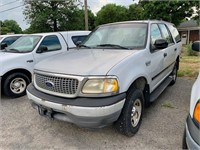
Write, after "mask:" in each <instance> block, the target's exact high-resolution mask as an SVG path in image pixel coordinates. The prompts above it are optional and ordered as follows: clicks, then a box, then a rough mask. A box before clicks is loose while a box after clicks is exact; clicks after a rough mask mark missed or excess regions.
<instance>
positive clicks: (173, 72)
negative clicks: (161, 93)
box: [169, 62, 178, 86]
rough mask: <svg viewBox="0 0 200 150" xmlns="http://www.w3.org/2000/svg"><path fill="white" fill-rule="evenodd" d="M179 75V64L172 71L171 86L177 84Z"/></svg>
mask: <svg viewBox="0 0 200 150" xmlns="http://www.w3.org/2000/svg"><path fill="white" fill-rule="evenodd" d="M177 73H178V67H177V62H176V64H175V66H174V69H173V71H172V73H171V74H170V76H169V77H170V78H172V81H171V82H170V84H169V86H172V85H174V84H175V83H176V79H177Z"/></svg>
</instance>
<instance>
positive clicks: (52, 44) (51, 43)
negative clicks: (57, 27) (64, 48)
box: [40, 35, 61, 51]
mask: <svg viewBox="0 0 200 150" xmlns="http://www.w3.org/2000/svg"><path fill="white" fill-rule="evenodd" d="M40 45H42V46H46V47H47V48H48V51H54V50H61V44H60V41H59V39H58V37H57V36H55V35H51V36H47V37H45V38H44V39H43V41H42V42H41V44H40Z"/></svg>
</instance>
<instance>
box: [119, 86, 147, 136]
mask: <svg viewBox="0 0 200 150" xmlns="http://www.w3.org/2000/svg"><path fill="white" fill-rule="evenodd" d="M143 108H144V98H143V93H142V91H141V90H139V89H132V90H130V92H128V93H127V98H126V102H125V104H124V107H123V109H122V112H121V115H120V117H119V119H118V120H117V122H116V123H115V127H116V129H117V130H118V131H120V132H121V133H123V134H125V135H126V136H129V137H131V136H133V135H134V134H135V133H137V131H138V130H139V127H140V124H141V121H142V115H143Z"/></svg>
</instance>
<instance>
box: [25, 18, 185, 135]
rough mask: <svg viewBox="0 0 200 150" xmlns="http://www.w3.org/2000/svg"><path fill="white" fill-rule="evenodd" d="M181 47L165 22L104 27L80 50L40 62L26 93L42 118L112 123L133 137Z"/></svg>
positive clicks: (170, 79)
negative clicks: (145, 109) (145, 110)
mask: <svg viewBox="0 0 200 150" xmlns="http://www.w3.org/2000/svg"><path fill="white" fill-rule="evenodd" d="M181 48H182V44H181V39H180V35H179V33H178V31H177V29H176V28H175V27H174V26H173V24H171V23H168V22H164V21H150V20H148V21H130V22H119V23H111V24H106V25H102V26H99V27H98V28H97V29H96V30H95V31H94V32H92V33H91V34H90V35H89V37H88V38H87V39H86V40H85V42H83V43H82V45H79V48H75V49H72V50H70V51H69V52H68V53H62V54H60V55H56V56H53V57H51V58H49V59H46V60H44V61H41V62H39V63H38V64H37V65H36V66H35V70H34V75H33V83H32V84H30V85H29V86H28V88H27V95H28V98H29V99H30V101H31V103H32V106H33V107H34V108H36V109H37V110H38V112H39V114H40V115H43V116H47V117H49V118H55V119H58V120H63V121H67V122H72V123H74V124H76V125H78V126H82V127H92V128H98V127H103V126H106V125H109V124H112V123H114V124H115V127H116V128H117V129H118V130H119V131H120V132H122V133H123V134H125V135H127V136H133V135H134V134H135V133H136V132H137V131H138V129H139V127H140V124H141V121H142V116H143V111H144V105H145V104H146V105H148V104H149V103H151V102H153V101H154V100H156V99H157V97H158V96H159V95H160V94H161V93H162V92H163V91H164V89H165V88H166V87H168V85H173V84H174V83H175V82H176V77H177V70H178V68H179V56H180V51H181Z"/></svg>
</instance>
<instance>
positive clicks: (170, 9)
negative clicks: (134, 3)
mask: <svg viewBox="0 0 200 150" xmlns="http://www.w3.org/2000/svg"><path fill="white" fill-rule="evenodd" d="M139 4H140V5H141V6H142V7H143V10H144V12H143V18H144V19H158V20H160V19H162V20H165V21H169V22H172V23H174V24H175V25H179V24H180V23H181V22H182V21H183V20H184V19H185V18H186V17H189V18H190V17H192V14H194V9H193V7H194V6H196V5H197V2H195V1H189V0H185V1H182V0H169V1H160V0H151V1H146V0H145V1H144V0H140V2H139Z"/></svg>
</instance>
